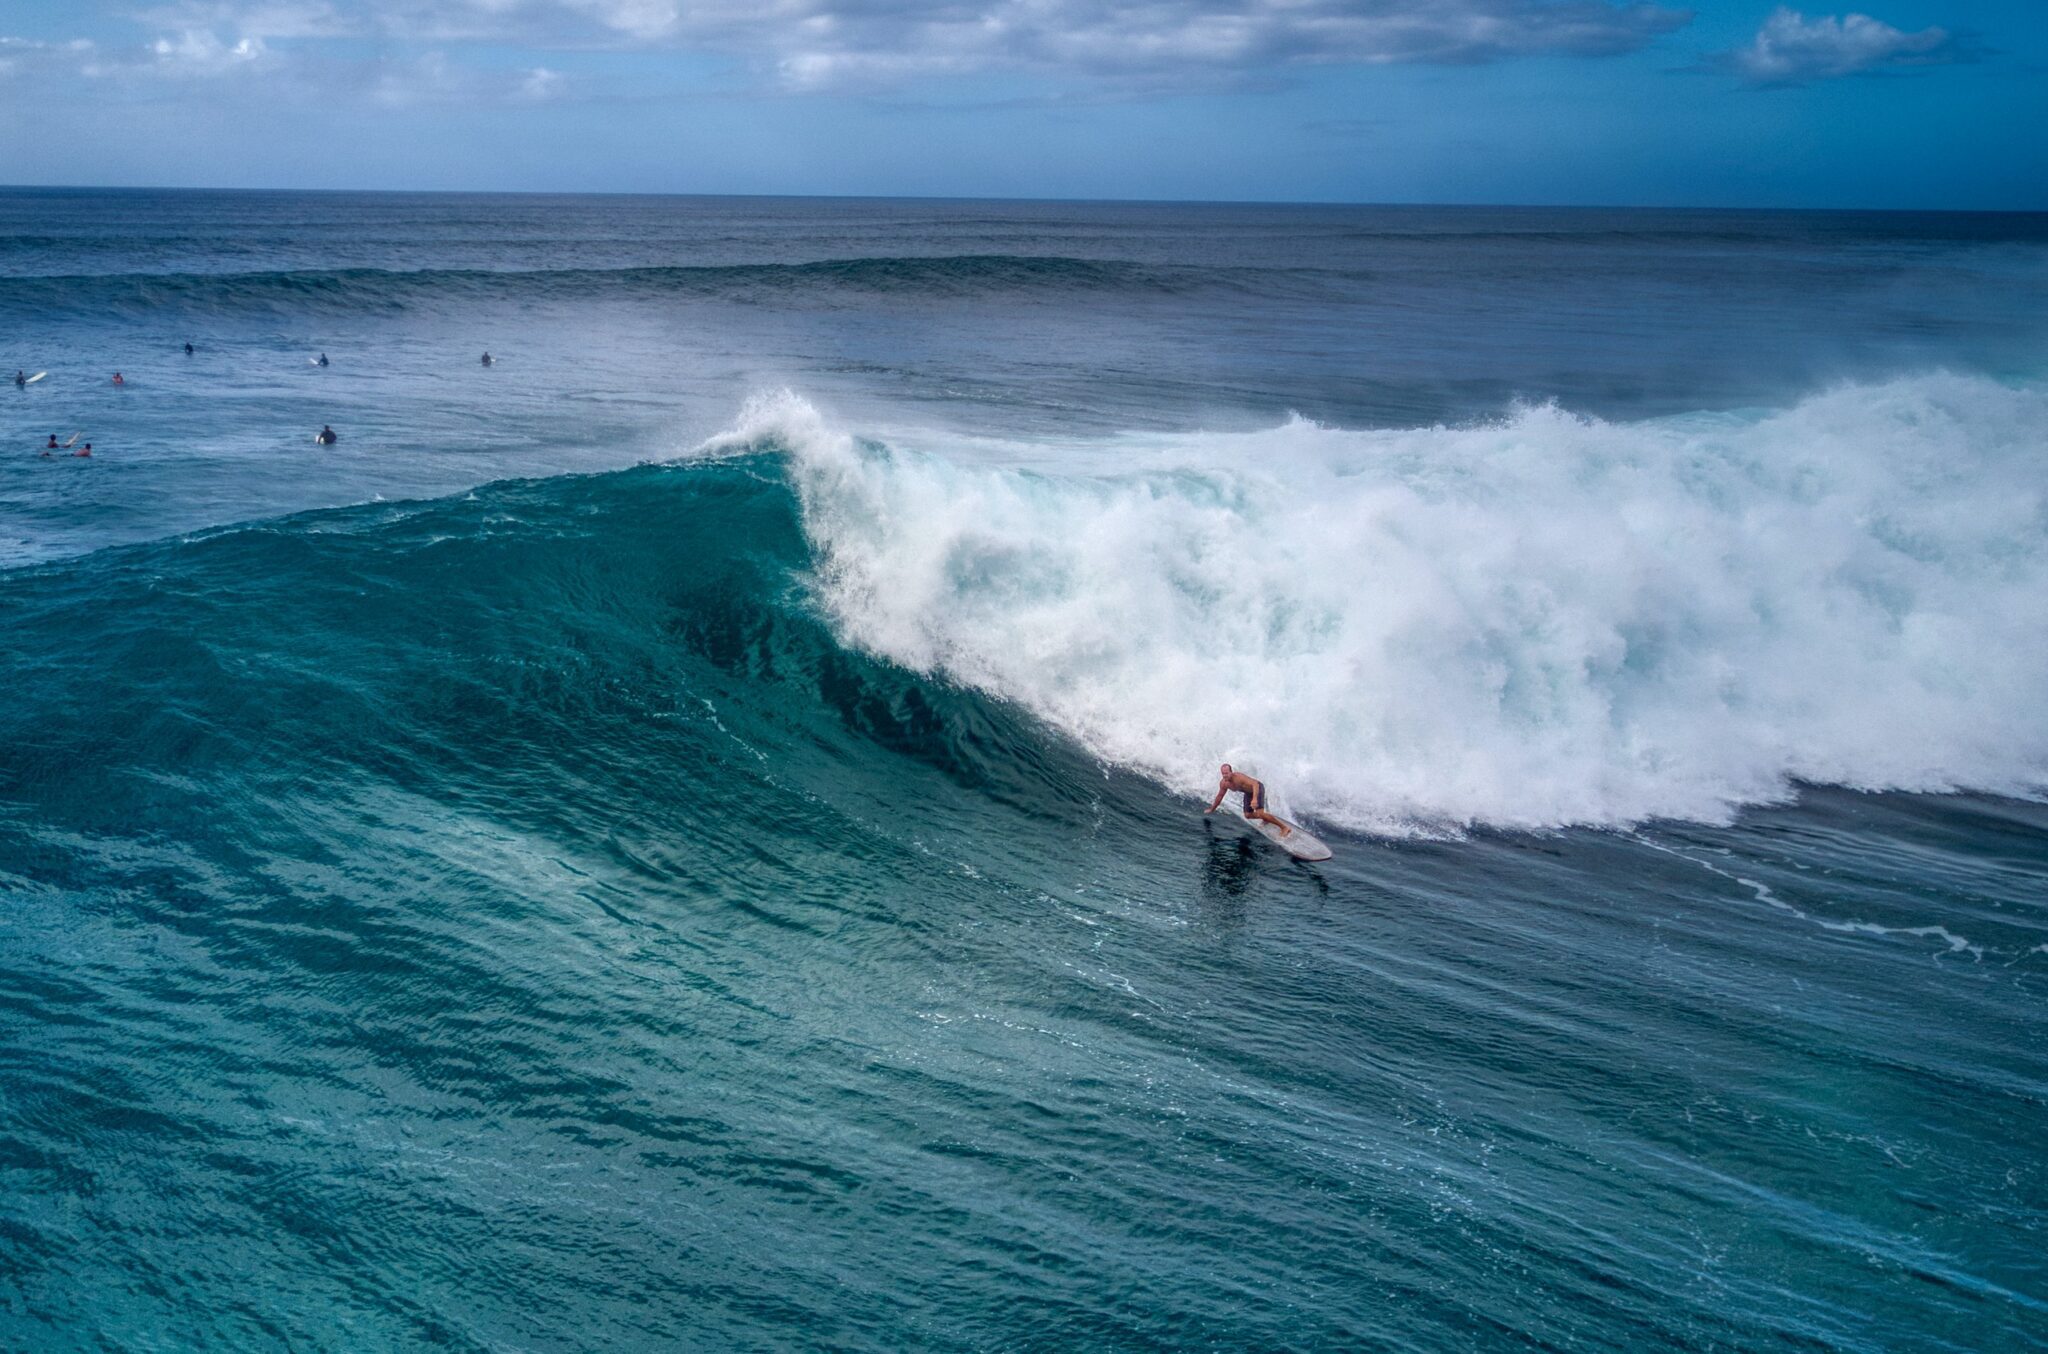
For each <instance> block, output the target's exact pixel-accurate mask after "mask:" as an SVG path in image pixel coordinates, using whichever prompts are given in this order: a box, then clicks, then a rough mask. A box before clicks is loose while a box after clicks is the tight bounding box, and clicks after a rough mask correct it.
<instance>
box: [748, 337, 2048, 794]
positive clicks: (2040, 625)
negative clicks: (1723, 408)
mask: <svg viewBox="0 0 2048 1354" xmlns="http://www.w3.org/2000/svg"><path fill="white" fill-rule="evenodd" d="M2044 430H2048V394H2044V392H2042V391H2041V390H2040V389H2038V388H2010V387H2007V386H2003V385H1999V384H1997V383H1994V382H1991V381H1987V380H1982V379H1975V378H1966V377H1958V376H1930V377H1924V378H1916V379H1911V380H1901V381H1896V382H1892V383H1889V384H1885V385H1879V386H1860V387H1847V388H1843V389H1839V390H1836V391H1834V392H1832V393H1828V394H1825V395H1820V396H1816V397H1814V398H1811V399H1809V400H1807V401H1805V402H1803V403H1801V404H1800V405H1798V406H1797V407H1796V408H1793V409H1790V410H1787V411H1784V412H1781V413H1774V414H1768V415H1763V416H1758V417H1747V418H1736V417H1690V418H1681V419H1670V420H1663V421H1655V422H1648V423H1636V424H1611V423H1604V422H1600V421H1598V420H1593V419H1584V418H1577V417H1574V416H1572V415H1570V414H1568V413H1566V412H1563V411H1561V410H1558V409H1555V408H1536V409H1526V410H1523V411H1521V412H1520V413H1517V414H1516V415H1514V416H1513V417H1511V418H1508V419H1505V420H1502V421H1500V422H1497V423H1494V424H1490V425H1487V426H1482V427H1476V428H1462V429H1447V428H1434V429H1426V430H1417V431H1406V432H1345V431H1337V430H1332V429H1326V428H1320V427H1317V426H1314V425H1312V424H1309V423H1306V422H1301V421H1296V422H1294V423H1291V424H1289V425H1288V426H1286V427H1283V428H1280V429H1277V430H1274V431H1270V432H1265V433H1257V434H1249V435H1242V436H1190V437H1179V438H1170V439H1161V440H1155V441H1152V442H1148V443H1137V442H1132V443H1131V444H1129V445H1127V446H1124V447H1120V448H1111V449H1108V450H1107V451H1103V450H1101V449H1096V450H1094V451H1091V452H1090V453H1089V455H1088V456H1087V458H1086V459H1087V462H1088V463H1089V464H1094V465H1100V464H1105V463H1107V464H1116V465H1119V466H1120V467H1121V468H1120V469H1118V470H1116V471H1115V472H1112V473H1099V472H1093V473H1084V472H1080V471H1075V472H1073V473H1064V472H1061V471H1058V470H1021V469H1015V468H1005V467H1002V466H987V465H977V464H966V463H961V462H959V461H957V460H949V459H947V458H946V457H944V456H942V455H938V454H931V453H922V452H916V451H910V450H904V449H894V448H890V447H887V446H883V445H880V444H875V443H863V442H860V441H857V440H856V439H854V438H853V437H851V436H848V435H846V434H845V433H842V432H838V431H835V430H834V429H832V428H831V427H830V426H829V425H827V424H826V423H825V422H824V421H823V420H822V419H820V418H819V417H818V416H817V415H816V414H815V413H814V412H813V411H812V410H810V409H809V408H808V407H807V406H805V405H804V404H802V402H801V401H797V400H794V399H790V398H784V399H781V400H776V401H767V402H763V403H760V404H758V405H757V406H755V407H754V408H753V409H752V410H751V411H750V413H749V415H748V417H747V418H746V419H745V420H743V422H742V424H741V426H740V427H739V428H738V429H737V430H735V432H734V433H733V434H732V435H731V437H730V438H728V439H726V441H725V443H724V445H738V446H744V447H751V448H756V449H767V448H786V449H787V451H788V452H789V453H790V455H791V457H792V465H793V470H792V473H793V476H794V479H795V483H796V487H797V490H798V492H799V493H800V495H801V497H802V501H803V515H804V516H803V520H804V524H805V529H806V531H807V532H808V534H809V536H810V539H811V541H812V544H813V546H814V547H815V549H816V550H817V552H818V555H819V571H818V577H819V584H820V591H821V596H822V598H823V600H824V603H825V605H826V606H827V607H828V608H829V611H830V614H831V615H832V616H833V618H834V619H835V621H836V623H837V624H838V626H839V627H840V629H841V631H842V632H843V634H844V635H845V637H846V638H847V639H848V640H850V641H851V642H853V643H854V644H857V645H858V646H860V647H861V648H863V649H865V650H867V651H869V652H871V653H874V654H876V655H878V656H881V657H883V658H886V659H888V660H889V661H891V662H893V663H897V664H901V665H903V666H905V667H908V668H911V669H914V670H917V671H924V672H933V673H939V674H943V675H944V676H946V677H947V678H949V679H951V680H953V681H957V682H960V683H962V684H965V685H967V686H970V687H972V688H975V689H977V690H981V691H984V692H987V693H989V694H991V695H994V696H997V697H1000V698H1001V699H1003V700H1005V701H1009V702H1014V703H1015V704H1016V705H1018V706H1020V707H1021V708H1023V709H1025V710H1027V711H1029V712H1031V713H1032V714H1033V715H1035V716H1037V717H1039V718H1041V719H1043V720H1044V721H1046V722H1047V723H1048V724H1050V725H1052V726H1053V727H1055V728H1057V729H1059V730H1060V731H1062V732H1063V733H1065V734H1067V735H1068V736H1070V737H1072V738H1073V739H1075V740H1076V741H1077V742H1078V743H1079V744H1080V745H1081V746H1083V747H1085V748H1086V749H1088V750H1089V751H1090V752H1091V753H1093V754H1094V755H1096V756H1098V757H1100V758H1102V759H1103V760H1104V761H1106V762H1109V763H1112V764H1115V765H1118V766H1123V767H1127V768H1131V769H1134V770H1137V771H1140V772H1142V773H1144V774H1146V775H1148V776H1153V777H1156V778H1158V779H1160V780H1161V781H1163V782H1164V783H1165V784H1167V785H1168V786H1170V787H1172V788H1173V789H1175V790H1177V791H1180V792H1183V793H1203V792H1205V791H1206V790H1207V789H1208V788H1209V787H1210V786H1211V785H1212V784H1213V776H1214V771H1213V768H1214V765H1215V763H1216V762H1217V761H1218V760H1219V759H1222V760H1232V761H1235V762H1240V763H1243V764H1247V765H1251V766H1255V767H1256V768H1257V769H1258V771H1259V772H1260V774H1262V775H1264V776H1266V777H1268V778H1270V779H1271V780H1272V781H1273V782H1274V783H1275V785H1276V786H1277V787H1279V788H1280V790H1281V791H1282V793H1283V795H1284V796H1285V797H1286V800H1287V801H1288V802H1289V803H1290V804H1291V806H1292V807H1293V809H1294V810H1296V811H1297V812H1300V813H1304V814H1308V815H1311V816H1313V817H1315V818H1317V819H1321V820H1324V821H1329V822H1335V823H1339V824H1343V825H1345V826H1347V827H1353V828H1360V829H1367V830H1372V831H1410V830H1417V829H1420V830H1425V831H1427V830H1440V829H1446V828H1463V827H1468V826H1472V825H1487V826H1494V827H1513V828H1547V827H1557V826H1563V825H1567V824H1592V825H1603V826H1604V825H1617V824H1627V823H1635V822H1640V821H1643V820H1646V819H1653V818H1681V819H1693V820H1701V821H1721V820H1725V819H1726V818H1727V817H1728V815H1729V814H1730V813H1731V812H1732V811H1733V810H1734V809H1735V808H1737V807H1738V806H1740V805H1744V804H1756V803H1767V802H1772V801H1777V800H1781V799H1783V798H1785V797H1786V796H1787V795H1788V794H1789V793H1790V791H1791V788H1792V786H1793V785H1794V783H1795V782H1801V781H1804V782H1814V783H1821V784H1831V785H1842V786H1850V787H1856V788H1859V789H1912V790H1944V789H1954V788H1962V787H1970V788H1977V789H1985V790H1993V791H1999V792H2003V793H2013V794H2023V793H2029V792H2032V791H2034V790H2037V789H2038V788H2039V787H2040V786H2041V785H2042V784H2043V778H2044V773H2048V665H2044V664H2042V663H2041V662H2040V655H2041V654H2042V653H2043V652H2048V605H2044V601H2043V599H2044V598H2048V508H2044V505H2048V455H2044V450H2048V448H2044ZM1017 454H1018V453H1017V452H1016V451H1015V450H1014V449H1013V450H1012V453H1011V456H1010V457H1009V459H1016V457H1017ZM1040 459H1043V457H1042V455H1041V457H1040ZM1080 459H1081V458H1079V457H1077V458H1076V460H1077V461H1078V460H1080Z"/></svg>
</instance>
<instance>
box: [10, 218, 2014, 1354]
mask: <svg viewBox="0 0 2048 1354" xmlns="http://www.w3.org/2000/svg"><path fill="white" fill-rule="evenodd" d="M2044 246H2048V223H2044V222H2043V221H2041V220H2040V219H2038V218H2024V217H1938V216H1937V217H1917V218H1916V217H1866V216H1843V215H1817V216H1803V215H1798V214H1739V213H1701V214H1685V213H1605V212H1581V213H1572V212H1511V211H1494V212H1489V211H1424V210H1420V209H1403V210H1385V209H1379V210H1376V209H1338V208H1313V209H1310V208H1299V209H1289V208H1222V207H1217V208H1210V207H1152V206H1143V207H1139V206H1132V207H1118V206H1082V205H1072V204H990V203H960V204H947V203H900V202H898V203H825V202H817V203H808V202H788V201H782V202H740V201H699V200H659V199H620V200H609V199H499V198H411V197H398V196H390V197H386V196H345V195H299V196H294V195H234V194H218V195H208V194H172V195H131V194H45V193H29V192H12V193H6V194H0V319H4V320H5V332H6V334H7V341H8V343H9V345H10V346H9V347H8V349H7V351H6V352H4V353H0V362H4V363H5V365H6V368H7V370H8V371H12V370H13V369H14V368H15V367H21V368H23V369H24V370H25V372H26V373H28V374H33V373H35V372H37V371H42V370H47V371H48V372H49V373H50V374H49V376H47V377H46V378H45V379H44V380H43V381H41V382H38V383H36V384H34V385H32V386H30V387H28V388H27V389H25V390H18V391H17V390H13V389H11V388H0V444H4V445H5V446H6V447H10V448H13V450H11V451H9V452H7V454H6V456H5V459H4V461H0V551H4V553H5V559H6V561H7V563H8V566H9V567H7V568H6V569H5V570H4V571H0V681H4V682H5V685H6V688H7V689H8V690H9V691H10V692H12V693H13V699H11V700H10V701H8V702H6V703H5V704H4V705H0V1347H6V1348H22V1349H73V1348H75V1349H105V1348H118V1349H184V1348H323V1349H328V1348H331V1349H385V1348H390V1349H398V1348H418V1347H427V1346H442V1347H452V1348H475V1349H494V1350H570V1349H589V1348H648V1349H654V1348H674V1347H679V1346H683V1347H693V1346H695V1347H729V1348H786V1347H809V1346H830V1347H837V1348H855V1349H877V1350H895V1349H905V1348H917V1349H986V1348H1041V1347H1084V1348H1118V1349H1122V1348H1131V1349H1137V1348H1191V1347H1202V1348H1359V1347H1408V1348H1423V1349H1445V1350H1452V1349H1458V1350H1462V1349H1471V1348H1501V1349H1508V1348H1524V1347H1528V1346H1530V1345H1537V1346H1541V1347H1552V1348H1563V1347H1574V1348H1595V1349H1621V1348H1631V1349H1634V1348H1664V1347H1688V1348H1739V1349H1794V1348H1801V1349H1810V1348H1815V1347H1822V1348H1844V1349H1857V1350H1880V1349H1883V1350H1892V1349H1914V1350H1975V1349H1984V1348H2014V1349H2020V1348H2038V1347H2041V1346H2042V1345H2043V1343H2044V1336H2043V1332H2044V1331H2048V1277H2044V1269H2043V1266H2042V1263H2041V1260H2040V1256H2041V1254H2042V1253H2043V1251H2044V1248H2048V1247H2044V1243H2048V1148H2044V1146H2043V1143H2044V1136H2043V1126H2044V1124H2048V1055H2044V1054H2043V1052H2042V1048H2043V1044H2044V1037H2048V1016H2044V1005H2043V999H2044V995H2048V986H2044V985H2048V914H2044V910H2043V902H2042V899H2043V896H2044V890H2043V883H2044V879H2048V808H2044V807H2043V803H2042V798H2041V794H2042V790H2043V788H2044V783H2048V715H2044V714H2043V711H2044V710H2048V668H2044V667H2043V665H2042V664H2041V662H2040V658H2039V655H2040V654H2041V653H2042V652H2044V651H2048V515H2044V513H2048V510H2044V504H2048V492H2044V491H2048V455H2044V453H2048V386H2044V385H2043V383H2042V377H2043V375H2044V374H2048V373H2044V370H2043V364H2042V361H2041V357H2042V353H2043V351H2044V348H2043V343H2042V340H2043V338H2044V333H2048V326H2044V324H2043V321H2042V319H2041V316H2042V315H2043V314H2044V313H2048V311H2044V310H2043V307H2042V302H2043V301H2044V300H2048V286H2044V280H2048V248H2044ZM188 340H189V341H191V342H193V343H194V345H195V347H196V349H197V351H196V352H195V354H194V355H193V356H192V357H190V358H187V357H186V356H185V355H184V354H183V353H182V351H181V350H180V345H182V344H183V343H184V342H186V341H188ZM485 349H489V350H490V351H491V352H492V353H493V354H494V355H496V356H497V357H499V358H500V362H499V364H498V365H496V366H494V367H492V368H489V369H485V368H483V367H482V365H481V363H480V362H479V361H478V360H477V359H478V357H479V355H480V354H481V352H482V351H484V350H485ZM323 351H324V352H326V353H328V355H329V357H330V365H329V366H328V367H326V368H319V367H315V366H312V365H310V363H309V361H308V359H309V358H310V357H314V356H317V355H318V354H319V353H320V352H323ZM115 369H120V370H122V371H123V373H124V376H125V377H126V384H125V385H124V386H123V387H122V388H121V389H119V390H116V389H114V388H113V387H112V385H111V383H110V381H109V380H108V377H109V376H110V375H111V372H112V371H113V370H115ZM322 423H332V424H333V425H334V426H335V427H336V428H337V429H339V430H340V431H341V432H342V434H343V441H342V442H341V443H340V444H339V445H338V446H337V447H336V448H334V449H332V450H321V449H318V448H315V447H314V446H313V445H312V443H311V440H310V438H311V432H312V431H313V430H314V429H316V428H317V427H318V426H320V424H322ZM74 431H78V432H81V433H82V434H83V437H84V438H89V439H90V440H92V441H93V442H94V443H95V455H94V456H93V457H92V458H91V459H90V460H80V459H77V458H51V459H43V458H41V457H39V456H37V455H36V454H35V450H34V448H35V447H36V446H38V445H40V443H41V442H42V441H43V440H44V439H45V438H46V437H47V436H48V434H49V433H51V432H57V433H58V434H59V436H60V441H61V440H62V439H63V438H65V437H68V436H70V434H71V433H72V432H74ZM1224 758H1230V759H1232V760H1234V761H1237V762H1240V763H1243V764H1246V765H1249V766H1252V767H1254V768H1256V769H1257V770H1258V771H1259V772H1260V773H1261V774H1263V775H1265V776H1266V777H1267V778H1268V779H1269V780H1270V781H1271V782H1272V784H1273V787H1274V789H1275V792H1276V797H1277V798H1278V800H1279V801H1280V803H1281V804H1282V805H1283V806H1284V807H1285V808H1286V809H1287V810H1289V811H1291V812H1294V813H1297V814H1299V815H1301V816H1303V817H1305V818H1306V819H1307V820H1308V821H1310V822H1312V823H1313V824H1314V825H1315V826H1316V828H1317V830H1318V831H1319V832H1320V833H1322V834H1323V835H1324V836H1326V837H1327V838H1328V839H1329V840H1330V841H1331V842H1332V844H1333V846H1335V848H1336V852H1337V854H1336V858H1335V859H1334V860H1333V861H1331V862H1329V863H1328V864H1326V865H1319V866H1314V867H1309V866H1303V865H1299V864H1296V863H1294V862H1292V861H1290V860H1288V859H1287V858H1286V857H1284V856H1282V855H1281V854H1279V853H1278V852H1276V851H1274V850H1273V849H1272V848H1270V847H1269V846H1267V845H1266V844H1265V843H1264V842H1262V841H1259V840H1257V839H1255V838H1252V837H1250V836H1249V835H1248V834H1246V833H1244V832H1243V831H1242V830H1241V829H1240V828H1238V827H1237V826H1236V825H1235V824H1234V822H1233V821H1232V820H1230V819H1227V818H1226V819H1219V820H1209V821H1205V820H1203V819H1202V818H1201V817H1200V815H1199V809H1200V806H1201V802H1202V800H1203V799H1204V798H1206V791H1207V789H1208V788H1209V786H1211V785H1212V784H1213V779H1212V776H1213V764H1214V763H1215V762H1216V761H1218V760H1221V759H1224Z"/></svg>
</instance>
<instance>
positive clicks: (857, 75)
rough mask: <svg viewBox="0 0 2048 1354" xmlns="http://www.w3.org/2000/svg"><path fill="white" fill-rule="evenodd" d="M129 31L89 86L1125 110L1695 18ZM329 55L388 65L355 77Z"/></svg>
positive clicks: (876, 21) (1562, 15)
mask: <svg viewBox="0 0 2048 1354" xmlns="http://www.w3.org/2000/svg"><path fill="white" fill-rule="evenodd" d="M136 17H137V19H138V21H139V22H142V23H143V24H145V25H146V26H147V27H148V28H149V29H151V30H153V34H152V40H151V41H150V43H149V44H148V45H147V46H146V47H145V48H143V49H141V50H139V51H137V50H135V49H131V50H130V51H129V52H128V53H127V54H125V55H123V54H121V53H118V52H114V51H111V50H102V52H101V53H100V54H99V55H98V56H95V57H92V58H91V61H92V63H93V64H92V69H93V71H94V73H99V74H110V75H111V74H117V73H118V74H122V75H127V76H131V77H145V76H153V77H157V78H159V79H173V78H176V79H200V78H205V77H218V76H223V75H230V74H246V75H250V76H253V75H255V74H257V73H259V72H262V73H267V74H268V75H269V76H270V77H272V78H273V79H276V80H284V79H286V78H287V77H290V76H292V75H294V74H295V73H302V72H303V71H304V70H305V69H306V68H307V67H308V66H309V65H311V64H313V63H316V62H317V63H318V65H319V69H320V70H321V72H322V81H323V83H324V84H325V85H326V86H327V87H328V88H336V87H339V86H344V85H353V86H354V87H356V88H358V89H360V90H363V91H366V92H367V93H368V95H369V97H371V98H373V99H375V100H376V101H378V102H383V103H387V104H394V103H395V104H404V103H421V102H440V101H447V100H452V99H470V98H489V99H499V100H510V101H527V102H533V101H543V100H550V99H556V98H560V97H564V96H565V95H566V94H567V92H568V91H569V88H570V87H569V84H568V82H567V81H566V80H565V79H564V77H563V75H562V74H561V72H560V71H557V70H554V69H551V68H550V67H548V66H545V65H534V66H531V67H529V68H527V69H524V70H520V71H515V72H510V73H506V72H500V71H485V70H482V69H479V68H477V67H474V66H472V65H471V64H469V63H467V62H465V61H464V60H462V57H463V49H464V48H465V47H467V46H469V45H472V44H474V45H494V46H499V47H520V48H525V49H528V50H531V51H534V52H536V53H542V52H569V51H591V50H620V49H631V50H663V51H680V52H693V53H700V54H711V55H716V56H722V57H725V58H728V59H730V60H732V61H734V62H735V63H737V64H738V65H740V66H741V67H742V68H744V69H748V70H751V71H753V72H754V73H755V75H756V77H757V78H758V79H760V80H761V81H763V82H765V83H769V84H773V85H778V86H780V87H782V88H784V89H790V90H800V91H822V90H845V89H880V88H892V87H901V86H905V85H911V84H915V83H916V82H917V81H920V80H924V79H929V78H932V77H943V76H963V75H976V74H984V73H1014V74H1020V75H1024V76H1028V77H1033V78H1036V79H1039V80H1044V81H1050V82H1053V83H1055V84H1057V85H1060V86H1065V87H1068V88H1074V87H1094V88H1096V89H1099V90H1102V91H1105V92H1108V93H1111V94H1129V93H1155V92H1168V91H1175V90H1181V89H1197V88H1218V87H1224V86H1229V85H1233V84H1244V83H1247V82H1252V81H1257V80H1261V79H1269V78H1271V77H1272V76H1273V75H1274V74H1275V73H1279V72H1284V71H1287V70H1290V69H1298V68H1302V67H1308V66H1330V65H1391V64H1399V63H1428V64H1441V65H1456V64H1476V63H1483V62H1492V61H1502V60H1509V59H1513V58H1517V57H1527V56H1578V57H1601V56H1612V55H1618V54H1621V53H1626V52H1632V51H1636V50H1639V49H1640V48H1642V47H1644V46H1646V45H1647V44H1649V43H1650V42H1653V41H1655V40H1656V39H1657V38H1658V37H1660V36H1662V35H1664V34H1666V33H1669V32H1671V31H1673V30H1674V29H1677V28H1679V27H1681V26H1683V25H1684V24H1686V23H1687V22H1689V21H1690V19H1691V17H1692V16H1691V13H1690V11H1688V10H1683V9H1677V8H1672V7H1669V6H1667V5H1662V4H1656V3H1649V2H1648V0H164V3H162V4H160V5H159V7H157V8H154V9H145V10H142V11H140V12H139V13H138V14H137V16H136ZM335 39H346V40H354V41H355V42H357V43H373V44H376V46H377V47H378V48H381V49H382V50H384V51H386V52H392V53H397V55H391V56H387V57H384V58H381V59H370V60H365V59H364V58H362V57H361V56H360V55H357V54H355V53H354V52H351V51H347V50H344V51H341V52H334V51H332V49H329V48H327V47H326V44H327V43H328V42H330V41H331V40H335ZM16 60H17V57H16V56H15V54H13V53H11V52H9V51H6V50H0V63H6V62H10V61H16ZM4 70H5V67H4V65H0V73H4Z"/></svg>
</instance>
